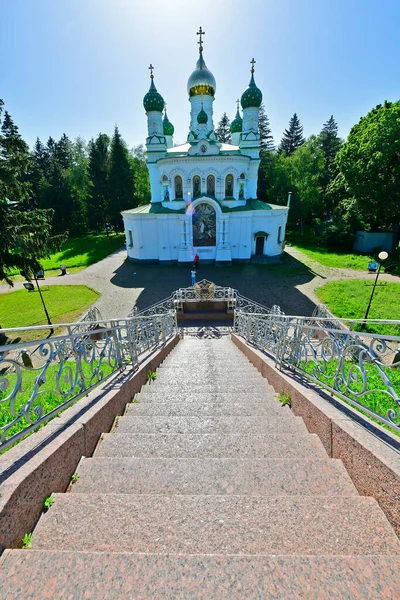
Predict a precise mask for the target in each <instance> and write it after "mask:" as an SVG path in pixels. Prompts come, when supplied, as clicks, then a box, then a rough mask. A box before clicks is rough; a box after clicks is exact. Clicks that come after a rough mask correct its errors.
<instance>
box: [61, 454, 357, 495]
mask: <svg viewBox="0 0 400 600" xmlns="http://www.w3.org/2000/svg"><path fill="white" fill-rule="evenodd" d="M71 491H72V493H74V494H76V493H78V494H90V493H102V494H113V493H114V494H115V493H117V494H157V495H159V494H166V495H175V494H177V495H183V494H191V495H197V494H210V495H222V494H229V495H232V494H236V495H249V496H250V495H251V496H285V495H306V496H313V495H318V496H341V495H343V496H353V495H358V492H357V490H356V488H355V486H354V484H353V482H352V481H351V479H350V477H349V475H348V473H347V471H346V469H345V468H344V466H343V463H342V462H341V461H340V460H334V459H328V458H326V459H313V460H310V459H309V460H305V459H282V458H277V459H274V460H271V459H267V460H264V459H243V458H209V459H198V458H191V459H187V458H124V459H120V458H100V457H99V458H97V457H95V458H87V459H85V460H84V461H83V463H82V464H81V465H80V467H79V480H78V481H77V482H76V483H75V484H74V485H73V486H72V488H71Z"/></svg>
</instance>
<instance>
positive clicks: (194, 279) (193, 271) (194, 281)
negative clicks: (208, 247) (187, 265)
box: [191, 265, 196, 285]
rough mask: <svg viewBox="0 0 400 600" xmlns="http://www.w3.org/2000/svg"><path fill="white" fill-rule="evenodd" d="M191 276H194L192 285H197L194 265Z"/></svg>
mask: <svg viewBox="0 0 400 600" xmlns="http://www.w3.org/2000/svg"><path fill="white" fill-rule="evenodd" d="M191 275H192V285H195V284H196V267H195V266H194V265H193V268H192V270H191Z"/></svg>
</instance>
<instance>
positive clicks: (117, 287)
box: [0, 247, 399, 319]
mask: <svg viewBox="0 0 400 600" xmlns="http://www.w3.org/2000/svg"><path fill="white" fill-rule="evenodd" d="M125 258H126V250H125V248H121V249H120V250H117V251H116V252H114V253H113V254H110V255H109V256H108V257H107V258H105V259H104V260H102V261H100V262H98V263H96V264H94V265H91V266H90V267H88V268H87V269H84V270H83V271H80V272H79V273H72V274H71V275H66V276H65V277H49V278H48V279H46V280H45V281H44V282H43V285H74V284H84V285H88V286H89V287H92V288H93V289H95V290H97V291H98V292H100V293H101V296H100V298H99V299H98V300H97V301H96V303H95V306H97V308H98V309H99V310H100V312H101V314H102V315H103V317H104V318H105V319H107V318H111V317H124V316H126V315H127V314H128V313H129V312H130V311H131V310H132V308H133V307H134V306H135V305H136V306H137V307H138V308H139V310H141V309H143V308H145V307H146V306H149V305H150V304H153V303H155V302H158V301H160V300H162V299H163V298H166V297H167V296H169V295H170V294H171V292H173V291H174V290H176V289H177V288H180V287H187V286H189V285H190V270H191V269H190V268H188V267H180V266H177V265H168V266H159V265H140V264H133V263H130V262H128V261H127V260H125ZM373 277H374V276H373V275H368V273H367V272H366V271H365V272H362V271H354V270H351V269H336V268H331V267H325V266H323V265H321V264H320V263H318V262H316V261H313V260H312V259H310V258H309V257H307V256H306V255H305V254H303V253H302V252H301V251H300V250H297V249H295V248H291V247H287V248H286V251H285V255H284V259H283V264H282V265H234V266H232V267H216V266H214V265H200V269H199V271H198V277H197V279H198V280H200V279H203V278H205V279H209V280H210V281H214V282H215V283H216V284H218V285H222V286H230V287H233V288H236V289H238V290H239V292H240V293H241V294H243V295H244V296H248V297H249V298H252V299H253V300H256V301H257V302H260V303H261V304H264V305H266V306H272V305H273V304H278V305H279V306H280V307H281V308H282V310H284V311H285V313H286V314H293V315H306V316H308V315H311V313H312V311H313V309H314V307H315V304H318V302H319V300H318V298H317V296H316V295H315V289H316V288H317V287H319V286H321V285H324V284H325V283H327V282H328V281H333V280H338V279H367V280H371V279H373ZM381 279H382V280H386V281H395V282H399V278H398V277H395V276H392V275H385V274H382V276H381ZM22 287H23V285H22V282H18V283H16V284H15V285H14V288H10V287H9V286H8V285H4V284H3V285H0V293H4V292H8V291H11V290H12V289H14V290H17V289H21V288H22Z"/></svg>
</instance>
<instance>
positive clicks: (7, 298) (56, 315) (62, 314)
mask: <svg viewBox="0 0 400 600" xmlns="http://www.w3.org/2000/svg"><path fill="white" fill-rule="evenodd" d="M41 290H42V295H43V298H44V302H45V304H46V307H47V311H48V313H49V315H50V319H51V321H52V322H53V323H72V322H74V321H75V320H76V319H77V318H78V317H79V316H80V315H81V314H82V313H83V312H84V311H85V310H86V309H87V308H88V307H89V306H91V304H93V302H94V301H95V300H96V299H97V298H98V297H99V296H100V294H99V293H98V292H96V291H95V290H92V289H91V288H89V287H87V286H86V285H52V286H43V287H42V286H41ZM46 322H47V321H46V317H45V314H44V310H43V305H42V302H41V300H40V296H39V292H38V291H35V292H27V291H26V290H25V289H23V290H18V291H16V292H9V293H6V294H0V323H1V327H3V328H4V329H7V328H11V327H30V326H33V325H41V324H43V323H46ZM35 335H37V334H35ZM25 339H27V338H25Z"/></svg>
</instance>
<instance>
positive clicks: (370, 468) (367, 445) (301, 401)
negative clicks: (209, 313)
mask: <svg viewBox="0 0 400 600" xmlns="http://www.w3.org/2000/svg"><path fill="white" fill-rule="evenodd" d="M232 341H233V343H234V344H235V345H236V346H237V347H238V348H239V349H240V350H241V351H242V352H243V354H244V355H245V356H246V357H247V358H248V360H249V361H250V362H251V363H252V364H253V365H254V366H255V367H256V368H257V369H258V370H259V372H260V373H261V374H262V376H263V377H266V378H267V379H268V382H269V383H270V384H271V385H272V386H273V387H274V389H275V390H276V392H277V393H280V392H286V393H289V394H290V398H291V404H292V411H293V414H294V415H296V416H299V417H302V418H303V419H304V422H305V424H306V426H307V429H308V431H309V432H310V433H316V434H317V435H318V437H319V438H320V440H321V442H322V444H323V445H324V448H325V450H326V452H327V454H328V456H330V457H331V458H339V459H341V460H342V461H343V464H344V466H345V467H346V469H347V471H348V473H349V475H350V477H351V479H352V481H353V483H354V485H355V486H356V488H357V490H358V492H359V494H360V495H361V496H372V497H373V498H375V499H376V500H377V502H378V503H379V505H380V507H381V509H382V510H383V512H384V513H385V515H386V517H387V518H388V520H389V522H390V523H391V525H392V527H393V528H394V530H395V532H396V533H397V535H398V536H399V537H400V453H399V451H398V449H396V447H397V448H400V440H399V438H397V437H396V436H394V435H392V434H391V433H390V432H389V431H387V430H385V429H384V428H383V427H380V426H379V425H375V424H373V423H372V422H371V421H368V420H367V419H364V418H363V416H362V415H361V414H360V413H358V412H357V411H355V410H353V409H352V408H351V407H349V406H348V405H347V404H345V403H344V402H341V401H340V400H339V399H336V398H335V399H333V398H332V399H329V396H326V398H324V397H323V396H322V395H321V394H319V393H317V392H315V391H313V390H312V389H310V388H308V387H306V386H305V385H302V383H300V382H299V381H298V380H296V379H294V378H292V377H289V376H288V375H286V374H285V373H283V372H282V371H280V370H278V369H277V368H276V367H275V365H274V362H273V360H271V359H270V358H268V357H267V356H266V355H265V354H263V353H262V352H261V351H260V350H257V349H255V348H252V347H250V346H249V345H247V343H246V341H245V340H244V339H243V338H241V337H239V336H237V335H236V334H234V333H233V334H232ZM304 383H306V381H305V380H304ZM361 423H363V424H361ZM367 427H368V429H367ZM388 442H392V443H393V445H394V447H391V446H390V445H389V444H388Z"/></svg>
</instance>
